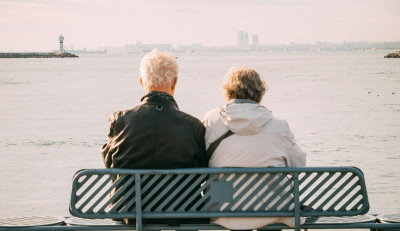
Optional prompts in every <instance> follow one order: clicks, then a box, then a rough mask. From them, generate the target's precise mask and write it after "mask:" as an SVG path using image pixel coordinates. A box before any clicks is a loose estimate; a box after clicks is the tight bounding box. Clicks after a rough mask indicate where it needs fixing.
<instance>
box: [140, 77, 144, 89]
mask: <svg viewBox="0 0 400 231" xmlns="http://www.w3.org/2000/svg"><path fill="white" fill-rule="evenodd" d="M140 84H141V85H142V87H143V88H144V86H143V80H142V77H140Z"/></svg>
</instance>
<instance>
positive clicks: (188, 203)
mask: <svg viewBox="0 0 400 231" xmlns="http://www.w3.org/2000/svg"><path fill="white" fill-rule="evenodd" d="M218 176H219V174H212V175H211V176H210V177H209V178H208V180H207V181H206V182H205V183H204V184H203V185H202V186H201V187H200V188H199V189H198V190H196V192H199V194H200V192H201V191H203V190H204V189H206V188H207V187H208V186H209V185H210V184H211V182H212V181H213V180H215V178H217V177H218ZM193 186H194V187H196V186H197V185H193ZM196 197H198V195H197V194H196V193H194V194H193V195H192V196H191V197H190V198H189V199H188V200H187V201H186V202H185V203H184V204H183V205H182V206H181V208H183V210H184V211H185V208H186V207H187V206H188V205H190V203H192V202H193V200H195V199H196ZM193 207H194V206H191V207H190V208H188V210H189V211H192V210H191V208H193ZM194 208H196V207H194ZM179 210H180V209H179ZM179 210H178V211H179Z"/></svg>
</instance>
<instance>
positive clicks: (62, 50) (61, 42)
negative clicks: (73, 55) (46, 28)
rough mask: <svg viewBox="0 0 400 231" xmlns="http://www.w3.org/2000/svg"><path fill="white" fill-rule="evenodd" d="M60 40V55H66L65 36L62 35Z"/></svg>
mask: <svg viewBox="0 0 400 231" xmlns="http://www.w3.org/2000/svg"><path fill="white" fill-rule="evenodd" d="M58 39H59V40H60V54H63V53H64V46H63V41H64V36H63V35H62V34H60V36H59V37H58Z"/></svg>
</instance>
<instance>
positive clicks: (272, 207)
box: [257, 175, 291, 211]
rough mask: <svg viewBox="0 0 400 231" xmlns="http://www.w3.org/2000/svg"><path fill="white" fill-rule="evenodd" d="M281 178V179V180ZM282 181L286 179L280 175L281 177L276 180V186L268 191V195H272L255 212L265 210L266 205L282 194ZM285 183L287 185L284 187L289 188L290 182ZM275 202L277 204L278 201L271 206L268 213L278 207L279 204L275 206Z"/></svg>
mask: <svg viewBox="0 0 400 231" xmlns="http://www.w3.org/2000/svg"><path fill="white" fill-rule="evenodd" d="M282 177H283V178H282ZM283 179H286V176H285V175H281V176H280V177H279V178H278V180H277V181H276V182H277V184H276V185H275V186H274V188H272V189H271V190H269V191H270V192H269V193H272V195H271V197H269V198H268V200H266V201H265V202H264V203H263V204H261V206H260V207H259V209H258V210H257V211H261V210H262V209H265V208H266V207H267V206H268V205H270V204H271V203H272V202H273V201H274V200H275V199H276V198H277V196H279V194H281V193H282V191H283V190H284V189H285V187H282V186H280V183H281V182H282V181H283ZM286 183H287V184H285V185H286V187H287V186H289V184H290V183H291V182H289V181H288V182H286ZM278 186H279V188H278V189H276V190H275V188H276V187H278ZM265 196H266V195H265ZM265 196H264V197H265ZM277 202H278V201H276V202H275V203H274V205H273V206H271V207H270V208H269V209H268V210H270V211H274V210H276V208H277V207H278V206H279V204H277Z"/></svg>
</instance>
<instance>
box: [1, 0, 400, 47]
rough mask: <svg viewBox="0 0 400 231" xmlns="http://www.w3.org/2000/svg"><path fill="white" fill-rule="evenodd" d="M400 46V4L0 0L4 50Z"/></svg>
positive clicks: (399, 0) (355, 0)
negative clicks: (240, 43)
mask: <svg viewBox="0 0 400 231" xmlns="http://www.w3.org/2000/svg"><path fill="white" fill-rule="evenodd" d="M238 30H243V31H246V32H248V33H249V43H251V41H252V40H251V36H252V35H253V34H258V35H259V43H260V44H288V43H290V42H296V43H315V42H316V41H329V42H335V43H339V42H342V41H369V42H381V41H399V40H400V0H379V1H377V0H329V1H325V0H199V1H195V0H143V1H135V0H109V1H108V0H0V52H12V51H25V50H28V51H51V50H53V49H58V35H59V34H60V33H62V34H63V35H64V37H65V40H64V44H65V45H67V46H68V48H69V44H73V45H74V48H75V49H82V48H83V47H87V48H88V49H94V48H98V47H99V46H123V45H124V44H132V43H136V41H141V42H142V43H171V44H173V45H174V46H176V45H190V44H192V43H202V44H203V46H225V45H229V46H235V45H236V44H237V31H238Z"/></svg>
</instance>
